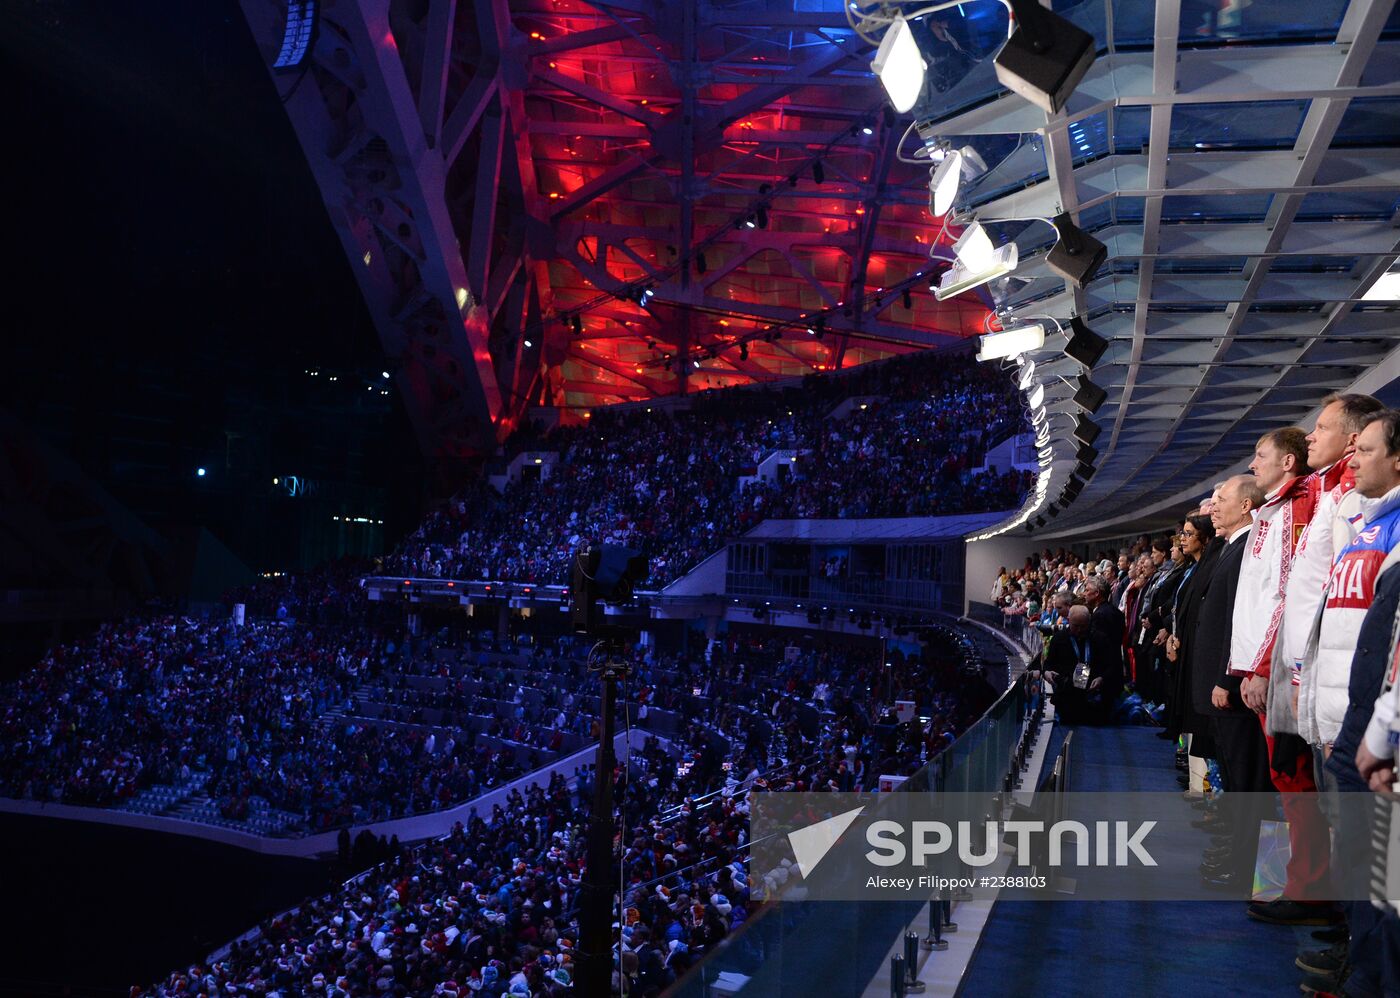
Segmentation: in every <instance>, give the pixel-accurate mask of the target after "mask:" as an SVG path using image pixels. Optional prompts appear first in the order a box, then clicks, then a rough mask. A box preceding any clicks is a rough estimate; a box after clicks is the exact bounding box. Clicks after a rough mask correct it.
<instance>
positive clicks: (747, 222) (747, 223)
mask: <svg viewBox="0 0 1400 998" xmlns="http://www.w3.org/2000/svg"><path fill="white" fill-rule="evenodd" d="M744 228H746V229H756V228H758V220H757V219H755V218H754V217H753V216H752V215H750V216H749V217H748V218H746V219H744Z"/></svg>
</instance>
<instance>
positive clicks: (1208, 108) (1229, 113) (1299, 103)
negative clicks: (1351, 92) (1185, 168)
mask: <svg viewBox="0 0 1400 998" xmlns="http://www.w3.org/2000/svg"><path fill="white" fill-rule="evenodd" d="M1307 111H1308V101H1305V100H1284V101H1241V102H1238V103H1230V104H1179V105H1177V106H1176V107H1175V108H1173V109H1172V130H1171V148H1172V149H1173V150H1176V149H1263V148H1270V149H1287V148H1292V146H1293V144H1294V142H1296V141H1297V139H1298V129H1299V127H1300V126H1301V125H1302V123H1303V115H1305V114H1307Z"/></svg>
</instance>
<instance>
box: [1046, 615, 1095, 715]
mask: <svg viewBox="0 0 1400 998" xmlns="http://www.w3.org/2000/svg"><path fill="white" fill-rule="evenodd" d="M1102 658H1103V656H1100V659H1102ZM1093 666H1094V648H1093V642H1092V641H1091V640H1090V638H1089V608H1088V607H1087V606H1083V605H1077V606H1072V607H1070V609H1069V627H1068V629H1066V630H1063V631H1057V632H1056V633H1055V634H1054V635H1053V636H1052V637H1051V638H1050V644H1049V647H1047V648H1046V650H1045V668H1044V675H1045V680H1046V682H1048V683H1050V684H1051V685H1052V686H1053V688H1054V692H1053V694H1052V696H1053V699H1054V702H1055V712H1056V713H1057V714H1058V715H1059V717H1060V719H1061V720H1062V721H1063V722H1064V723H1066V724H1079V723H1083V722H1086V721H1099V720H1102V719H1103V718H1102V714H1103V702H1104V700H1103V697H1102V695H1101V694H1100V693H1099V690H1100V689H1101V688H1102V687H1103V685H1104V680H1105V677H1104V676H1102V675H1097V674H1096V673H1095V672H1094V668H1093Z"/></svg>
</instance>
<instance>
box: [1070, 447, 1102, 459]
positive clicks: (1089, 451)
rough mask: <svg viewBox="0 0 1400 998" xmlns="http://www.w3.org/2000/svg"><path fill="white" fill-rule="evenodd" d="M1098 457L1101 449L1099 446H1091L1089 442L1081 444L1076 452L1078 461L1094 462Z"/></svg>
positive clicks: (1075, 457) (1075, 455) (1075, 456)
mask: <svg viewBox="0 0 1400 998" xmlns="http://www.w3.org/2000/svg"><path fill="white" fill-rule="evenodd" d="M1098 458H1099V449H1098V448H1097V447H1091V446H1090V445H1089V444H1080V445H1079V449H1078V450H1077V451H1075V452H1074V459H1075V460H1076V461H1084V462H1087V463H1088V464H1093V463H1094V462H1095V461H1097V460H1098Z"/></svg>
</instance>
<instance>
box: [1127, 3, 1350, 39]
mask: <svg viewBox="0 0 1400 998" xmlns="http://www.w3.org/2000/svg"><path fill="white" fill-rule="evenodd" d="M1146 6H1148V7H1151V5H1150V4H1149V5H1146ZM1346 8H1347V0H1267V2H1264V3H1261V2H1258V0H1256V2H1254V3H1248V2H1247V0H1224V2H1222V0H1182V4H1181V21H1180V29H1179V30H1180V32H1181V35H1180V39H1181V40H1180V45H1181V47H1182V48H1189V47H1191V46H1193V45H1219V44H1223V43H1226V42H1235V41H1242V40H1245V39H1268V40H1271V41H1283V40H1285V39H1287V40H1290V41H1294V40H1302V39H1332V38H1336V37H1337V28H1338V27H1340V26H1341V23H1342V15H1343V14H1344V13H1345V12H1346Z"/></svg>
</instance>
